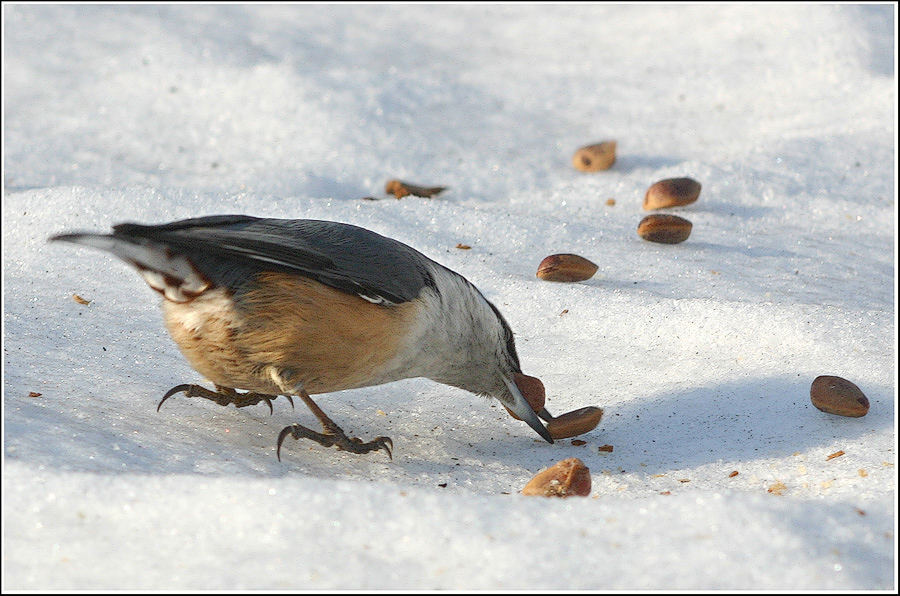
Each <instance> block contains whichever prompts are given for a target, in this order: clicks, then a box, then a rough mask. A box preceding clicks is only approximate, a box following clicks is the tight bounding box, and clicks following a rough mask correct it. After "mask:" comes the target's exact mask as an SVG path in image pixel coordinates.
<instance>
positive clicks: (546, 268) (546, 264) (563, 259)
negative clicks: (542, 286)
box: [537, 254, 599, 282]
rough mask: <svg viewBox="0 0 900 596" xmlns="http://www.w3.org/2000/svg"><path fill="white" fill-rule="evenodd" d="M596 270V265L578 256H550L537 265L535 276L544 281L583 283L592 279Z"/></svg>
mask: <svg viewBox="0 0 900 596" xmlns="http://www.w3.org/2000/svg"><path fill="white" fill-rule="evenodd" d="M597 269H599V267H597V265H595V264H594V263H592V262H590V261H588V260H587V259H585V258H584V257H581V256H578V255H571V254H561V255H550V256H549V257H547V258H545V259H544V260H543V261H541V264H540V265H538V270H537V276H538V277H540V278H541V279H543V280H545V281H564V282H574V281H584V280H586V279H590V278H591V277H593V276H594V274H595V273H597Z"/></svg>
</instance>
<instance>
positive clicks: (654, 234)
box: [637, 214, 693, 244]
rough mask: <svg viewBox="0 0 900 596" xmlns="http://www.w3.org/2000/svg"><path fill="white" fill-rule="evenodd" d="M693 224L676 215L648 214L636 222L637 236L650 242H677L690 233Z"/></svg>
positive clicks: (685, 238)
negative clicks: (639, 221)
mask: <svg viewBox="0 0 900 596" xmlns="http://www.w3.org/2000/svg"><path fill="white" fill-rule="evenodd" d="M691 228H693V224H692V223H691V222H689V221H688V220H686V219H684V218H683V217H678V216H677V215H662V214H654V215H648V216H647V217H645V218H644V219H642V220H641V223H639V224H638V229H637V233H638V236H640V237H641V238H643V239H644V240H649V241H650V242H659V243H661V244H678V243H679V242H684V241H685V240H687V239H688V236H690V235H691Z"/></svg>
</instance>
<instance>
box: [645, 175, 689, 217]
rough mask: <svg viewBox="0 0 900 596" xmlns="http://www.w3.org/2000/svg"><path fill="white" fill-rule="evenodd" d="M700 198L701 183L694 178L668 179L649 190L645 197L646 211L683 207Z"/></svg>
mask: <svg viewBox="0 0 900 596" xmlns="http://www.w3.org/2000/svg"><path fill="white" fill-rule="evenodd" d="M699 196H700V183H699V182H697V181H696V180H694V179H693V178H666V179H665V180H660V181H659V182H657V183H656V184H654V185H653V186H651V187H650V188H649V189H648V190H647V194H646V195H644V211H653V210H654V209H665V208H666V207H683V206H684V205H690V204H691V203H693V202H694V201H696V200H697V197H699Z"/></svg>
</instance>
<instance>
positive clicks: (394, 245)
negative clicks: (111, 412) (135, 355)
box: [49, 215, 553, 461]
mask: <svg viewBox="0 0 900 596" xmlns="http://www.w3.org/2000/svg"><path fill="white" fill-rule="evenodd" d="M49 240H50V241H51V242H69V243H74V244H76V245H81V246H87V247H91V248H95V249H100V250H103V251H106V252H108V253H111V254H112V255H114V256H116V257H118V258H119V259H121V260H123V261H125V262H126V263H128V264H130V265H131V266H133V267H134V268H135V269H137V271H138V273H140V275H141V276H142V277H143V279H144V281H146V283H147V284H148V285H149V286H150V287H151V288H152V289H153V290H156V291H157V292H158V293H159V294H161V295H162V312H163V319H164V321H165V324H166V327H167V329H168V332H169V334H170V335H171V336H172V339H173V340H174V341H175V343H176V344H177V345H178V347H179V349H180V351H181V353H182V354H183V355H184V357H185V358H186V359H187V361H188V363H189V364H190V365H191V366H192V367H193V368H194V369H195V370H196V371H197V372H199V373H200V374H201V375H203V377H204V378H205V379H206V380H207V381H209V382H211V383H212V384H213V385H214V386H215V390H211V389H208V388H206V387H204V386H202V385H198V384H181V385H177V386H175V387H173V388H172V389H170V390H169V391H168V392H166V393H165V395H164V396H163V398H162V400H161V401H160V402H159V405H158V406H157V411H158V410H159V408H160V407H161V406H162V404H163V402H165V401H166V400H167V399H168V398H170V397H171V396H173V395H175V394H177V393H184V395H185V396H187V397H202V398H205V399H209V400H211V401H213V402H215V403H217V404H219V405H222V406H228V405H234V406H236V407H239V408H240V407H246V406H251V405H255V404H259V403H261V402H265V403H266V404H268V406H269V409H270V411H271V410H272V400H274V399H275V398H277V397H278V396H285V397H286V398H287V399H288V400H289V401H290V403H291V405H292V406H293V403H294V402H293V399H292V396H295V397H299V398H300V399H301V400H302V401H303V402H304V403H305V404H306V406H307V407H308V408H309V409H310V410H311V412H312V413H313V415H314V416H315V417H316V418H317V419H318V421H319V424H320V425H321V427H322V432H317V431H315V430H313V429H311V428H309V427H307V426H303V425H301V424H299V423H294V424H291V425H289V426H287V427H285V428H284V429H283V430H282V431H281V432H280V433H279V435H278V440H277V449H276V454H277V456H278V459H279V461H280V460H281V448H282V443H283V442H284V441H285V439H286V438H287V437H292V438H294V439H298V440H299V439H309V440H311V441H314V442H316V443H318V444H319V445H322V446H323V447H336V448H337V449H339V450H342V451H347V452H350V453H357V454H363V453H369V452H372V451H377V450H382V449H383V450H384V451H386V452H387V455H388V457H389V458H390V459H393V456H392V449H393V442H392V441H391V439H390V438H389V437H385V436H378V437H376V438H374V439H372V440H370V441H366V442H364V441H363V440H362V439H360V438H358V437H349V436H347V434H346V433H345V432H344V431H343V430H342V429H341V428H340V426H338V425H337V424H336V423H335V422H334V421H332V420H331V418H330V417H329V416H328V415H327V414H326V413H325V412H324V411H323V410H321V409H320V408H319V406H318V405H317V404H316V403H315V402H314V401H313V400H312V398H311V395H315V394H324V393H333V392H336V391H342V390H345V389H357V388H363V387H371V386H376V385H381V384H385V383H391V382H394V381H399V380H402V379H408V378H420V377H422V378H427V379H431V380H432V381H436V382H438V383H442V384H445V385H449V386H452V387H457V388H460V389H463V390H466V391H468V392H471V393H475V394H478V395H483V396H488V397H491V398H495V399H497V400H498V401H499V402H500V403H501V404H502V405H503V406H504V407H505V408H506V409H507V410H508V411H509V413H510V414H511V415H512V416H513V417H514V418H516V419H519V420H522V421H524V422H525V423H526V424H527V425H528V426H530V427H531V428H532V429H533V430H534V431H535V432H536V433H537V434H538V435H540V437H542V438H543V439H544V440H546V441H547V442H548V443H553V438H552V437H551V434H550V432H549V431H548V430H547V428H546V427H545V426H544V424H543V423H542V422H541V419H543V420H545V421H547V422H549V421H550V420H551V419H552V418H553V417H552V415H551V414H550V413H549V412H547V410H546V408H545V407H544V388H543V384H542V383H541V381H540V380H539V379H537V378H536V377H532V376H529V375H526V374H524V373H523V372H522V368H521V365H520V361H519V357H518V354H517V352H516V345H515V339H514V337H513V332H512V330H511V328H510V326H509V324H508V323H507V322H506V319H504V317H503V315H502V314H501V313H500V311H499V310H498V309H497V307H496V306H494V304H492V303H491V302H490V301H488V300H487V299H486V298H485V297H484V295H483V294H482V293H481V292H480V291H479V290H478V289H477V288H476V287H475V285H473V284H472V283H471V282H470V281H469V280H467V279H466V278H465V277H463V276H462V275H460V274H459V273H456V272H455V271H452V270H451V269H449V268H447V267H445V266H443V265H441V264H439V263H437V262H436V261H434V260H432V259H430V258H428V257H426V256H425V255H424V254H422V253H421V252H419V251H417V250H415V249H414V248H412V247H410V246H408V245H406V244H404V243H402V242H400V241H398V240H395V239H392V238H389V237H386V236H383V235H381V234H378V233H376V232H373V231H371V230H368V229H366V228H362V227H359V226H355V225H352V224H347V223H340V222H335V221H325V220H316V219H278V218H260V217H253V216H249V215H211V216H203V217H194V218H189V219H182V220H179V221H174V222H171V223H164V224H154V225H146V224H138V223H120V224H117V225H114V226H113V227H112V233H109V234H106V233H93V232H72V233H63V234H59V235H55V236H52V237H51V238H50V239H49Z"/></svg>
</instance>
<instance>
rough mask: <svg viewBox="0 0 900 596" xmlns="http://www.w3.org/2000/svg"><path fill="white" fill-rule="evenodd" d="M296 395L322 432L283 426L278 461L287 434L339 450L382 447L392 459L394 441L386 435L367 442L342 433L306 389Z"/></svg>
mask: <svg viewBox="0 0 900 596" xmlns="http://www.w3.org/2000/svg"><path fill="white" fill-rule="evenodd" d="M298 395H299V396H300V399H302V400H303V401H304V403H306V405H307V407H308V408H309V409H310V410H312V413H313V414H315V416H316V418H318V419H319V422H320V423H321V424H322V430H323V431H324V432H321V433H317V432H315V431H313V430H310V429H308V428H306V427H305V426H302V425H300V424H292V425H290V426H288V427H285V428H284V429H283V430H282V431H281V432H280V433H279V434H278V449H277V451H276V453H277V455H278V461H281V444H282V443H283V442H284V440H285V439H286V438H287V437H288V435H290V436H292V437H294V438H295V439H297V440H299V439H309V440H311V441H315V442H316V443H318V444H319V445H322V446H323V447H337V448H338V449H340V450H341V451H349V452H351V453H369V452H370V451H376V450H378V449H384V450H385V451H387V454H388V457H389V458H390V459H392V460H393V459H394V457H393V456H392V455H391V449H392V448H393V447H394V443H393V442H392V441H391V440H390V439H389V438H388V437H376V438H375V439H373V440H371V441H369V442H368V443H363V442H362V439H358V438H356V437H353V438H350V437H348V436H347V435H346V434H344V431H343V430H341V427H339V426H338V425H337V424H335V423H334V422H333V421H332V420H331V418H329V417H328V415H327V414H326V413H325V412H323V411H322V409H321V408H319V406H318V405H316V402H314V401H313V400H312V398H311V397H310V396H309V394H308V393H307V392H306V391H301V392H300V393H299V394H298Z"/></svg>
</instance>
